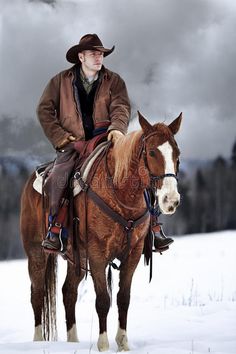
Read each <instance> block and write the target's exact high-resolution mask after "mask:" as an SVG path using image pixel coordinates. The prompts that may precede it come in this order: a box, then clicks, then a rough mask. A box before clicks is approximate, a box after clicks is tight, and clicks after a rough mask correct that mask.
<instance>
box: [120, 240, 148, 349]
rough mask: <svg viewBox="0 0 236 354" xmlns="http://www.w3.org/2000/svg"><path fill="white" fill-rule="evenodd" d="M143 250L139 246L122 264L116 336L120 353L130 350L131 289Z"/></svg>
mask: <svg viewBox="0 0 236 354" xmlns="http://www.w3.org/2000/svg"><path fill="white" fill-rule="evenodd" d="M139 248H140V250H139ZM142 248H143V246H141V247H140V246H139V245H138V249H137V248H136V249H135V251H132V253H131V255H130V256H129V257H128V258H127V260H126V261H125V262H124V263H123V264H122V267H121V270H120V282H119V291H118V294H117V305H118V314H119V324H118V331H117V334H116V342H117V345H118V350H119V351H127V350H129V345H128V337H127V332H126V329H127V314H128V309H129V303H130V288H131V283H132V277H133V274H134V271H135V269H136V267H137V264H138V262H139V259H140V256H141V254H142Z"/></svg>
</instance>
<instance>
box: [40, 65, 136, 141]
mask: <svg viewBox="0 0 236 354" xmlns="http://www.w3.org/2000/svg"><path fill="white" fill-rule="evenodd" d="M74 79H75V65H74V66H73V67H72V68H70V69H68V70H64V71H62V72H60V73H59V74H57V75H56V76H54V77H53V78H52V79H51V80H50V81H49V83H48V85H47V86H46V88H45V90H44V92H43V94H42V97H41V98H40V101H39V104H38V107H37V115H38V119H39V121H40V123H41V125H42V128H43V130H44V133H45V135H46V136H47V138H48V139H49V140H50V142H51V143H52V145H53V146H54V147H55V148H57V146H58V145H60V143H61V142H62V141H63V140H65V139H66V138H68V137H69V136H70V135H73V136H74V137H76V138H77V139H78V140H84V139H85V133H84V128H83V123H82V116H81V112H80V105H79V97H78V94H77V90H76V88H75V84H74ZM99 80H100V82H99V85H98V88H97V92H96V95H95V99H94V110H93V121H94V126H95V127H96V123H99V122H103V121H104V123H107V122H110V126H109V128H108V131H110V130H119V131H121V132H122V133H124V134H125V133H126V132H127V128H128V123H129V118H130V102H129V97H128V94H127V90H126V85H125V83H124V81H123V80H122V78H121V77H120V76H119V75H118V74H116V73H114V72H112V71H110V70H108V69H106V68H105V67H104V66H103V67H102V69H101V76H100V79H99Z"/></svg>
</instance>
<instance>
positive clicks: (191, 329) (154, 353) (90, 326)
mask: <svg viewBox="0 0 236 354" xmlns="http://www.w3.org/2000/svg"><path fill="white" fill-rule="evenodd" d="M235 236H236V233H235V231H223V232H215V233H209V234H201V235H191V236H184V237H176V238H175V242H174V243H173V244H172V245H171V247H170V250H168V251H167V252H164V253H163V255H162V256H161V255H158V254H154V255H153V278H152V281H151V283H149V268H148V267H145V266H144V262H143V257H142V258H141V260H140V263H139V265H138V267H137V270H136V271H135V273H134V277H133V281H132V287H131V302H130V307H129V313H128V323H127V326H128V327H127V336H128V340H129V346H130V349H131V351H130V352H129V353H130V354H147V353H149V354H209V353H214V354H235V352H236V316H235V315H236V285H235V277H236V237H235ZM203 244H204V247H203ZM212 245H214V248H213V247H212ZM222 245H223V247H222ZM58 263H59V269H58V292H57V304H58V306H57V327H58V340H59V341H58V342H32V338H33V333H34V321H33V311H32V308H31V303H30V281H29V276H28V269H27V261H26V260H20V261H10V262H9V261H8V262H7V261H4V262H0V283H1V292H0V318H1V319H4V321H3V320H1V321H0V353H1V354H25V353H34V354H88V353H91V354H97V353H99V352H98V350H97V345H96V343H97V339H98V318H97V313H96V310H95V294H94V288H93V283H92V279H91V277H90V276H88V278H87V280H86V281H82V283H81V285H80V287H79V291H78V301H77V306H76V319H77V324H78V325H77V328H78V337H79V340H80V342H79V343H67V342H66V328H65V313H64V307H63V302H62V292H61V287H62V285H63V282H64V279H65V273H66V264H65V261H64V260H62V258H60V259H59V262H58ZM229 269H230V272H229ZM16 274H17V276H16ZM112 274H113V301H112V307H111V308H110V311H109V315H108V321H107V323H108V326H107V333H108V338H109V342H110V350H109V351H107V352H106V353H109V354H111V353H117V345H116V343H115V335H116V331H117V322H118V315H117V306H116V299H115V297H116V293H117V290H118V281H119V279H118V272H117V271H114V270H113V272H112ZM16 289H17V290H16ZM9 311H10V313H11V315H10V316H9Z"/></svg>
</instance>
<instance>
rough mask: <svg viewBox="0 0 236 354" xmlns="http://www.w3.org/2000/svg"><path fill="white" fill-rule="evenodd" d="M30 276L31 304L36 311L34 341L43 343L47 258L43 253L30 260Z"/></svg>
mask: <svg viewBox="0 0 236 354" xmlns="http://www.w3.org/2000/svg"><path fill="white" fill-rule="evenodd" d="M28 268H29V276H30V280H31V304H32V308H33V311H34V320H35V330H34V337H33V340H34V341H42V340H44V338H43V329H42V311H43V306H44V278H45V271H46V257H45V255H44V254H43V252H40V255H39V256H37V254H36V252H35V254H34V255H33V256H32V257H29V260H28Z"/></svg>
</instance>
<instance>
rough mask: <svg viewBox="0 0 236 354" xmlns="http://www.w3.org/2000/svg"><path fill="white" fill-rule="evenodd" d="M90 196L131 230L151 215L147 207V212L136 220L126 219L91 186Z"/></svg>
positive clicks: (107, 212) (112, 217)
mask: <svg viewBox="0 0 236 354" xmlns="http://www.w3.org/2000/svg"><path fill="white" fill-rule="evenodd" d="M87 193H88V196H89V197H90V198H91V199H92V200H93V201H94V202H95V203H96V204H97V205H98V206H99V207H100V208H101V209H102V210H103V211H104V212H105V213H106V214H107V215H108V216H109V217H110V218H111V219H113V220H114V221H116V222H118V223H119V224H120V225H122V226H124V228H125V229H126V230H127V231H129V230H133V229H134V228H135V227H136V226H138V225H140V224H142V223H143V222H144V220H145V219H146V218H147V217H148V216H149V210H148V209H146V211H145V213H144V214H143V215H141V216H140V217H139V218H138V219H135V220H126V219H125V218H124V217H123V216H122V215H120V214H118V213H117V212H116V211H114V210H113V209H112V208H111V207H110V206H109V205H107V204H106V203H105V202H104V201H103V199H102V198H101V197H99V195H98V194H97V193H96V192H94V191H93V190H92V189H91V187H89V188H88V190H87Z"/></svg>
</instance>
